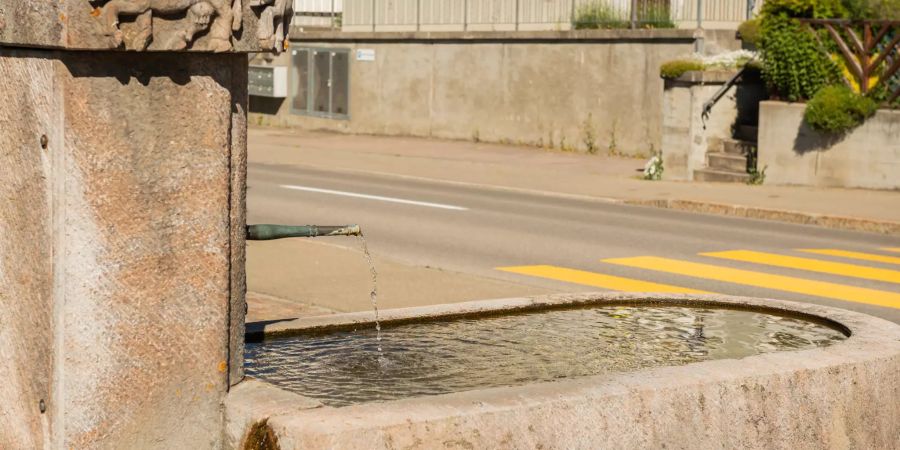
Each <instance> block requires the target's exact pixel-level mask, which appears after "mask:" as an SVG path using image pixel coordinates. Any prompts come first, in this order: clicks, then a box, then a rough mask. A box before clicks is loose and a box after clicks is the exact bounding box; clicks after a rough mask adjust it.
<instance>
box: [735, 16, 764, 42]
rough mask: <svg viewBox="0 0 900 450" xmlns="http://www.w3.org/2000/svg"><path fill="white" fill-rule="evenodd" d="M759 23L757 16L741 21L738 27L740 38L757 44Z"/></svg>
mask: <svg viewBox="0 0 900 450" xmlns="http://www.w3.org/2000/svg"><path fill="white" fill-rule="evenodd" d="M759 25H760V20H759V18H756V19H750V20H748V21H746V22H744V23H742V24H741V25H740V26H739V27H738V34H740V36H741V40H742V41H744V42H746V43H748V44H751V45H754V46H756V45H759Z"/></svg>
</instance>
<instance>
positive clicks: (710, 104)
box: [700, 58, 756, 128]
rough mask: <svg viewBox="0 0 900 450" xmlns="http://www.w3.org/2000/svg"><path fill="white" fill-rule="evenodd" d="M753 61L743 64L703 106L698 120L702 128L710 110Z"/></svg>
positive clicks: (704, 126)
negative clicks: (701, 123) (701, 122)
mask: <svg viewBox="0 0 900 450" xmlns="http://www.w3.org/2000/svg"><path fill="white" fill-rule="evenodd" d="M755 60H756V58H753V59H751V60H750V61H747V64H745V65H744V67H742V68H741V70H739V71H738V72H737V73H735V74H734V75H732V76H731V78H729V79H728V81H726V82H725V84H723V85H722V87H720V88H719V90H717V91H716V93H715V94H713V96H712V97H711V98H710V99H709V100H707V101H706V103H704V104H703V111H702V112H701V113H700V119H701V120H702V121H703V128H706V121H707V120H709V115H710V113H712V109H713V107H714V106H716V103H719V100H722V97H724V96H725V94H726V93H728V91H729V90H731V88H732V87H734V85H736V84H737V82H738V80H740V79H741V78H742V77H743V76H744V74H745V73H746V72H747V70H748V69H749V65H750V63H751V62H753V61H755Z"/></svg>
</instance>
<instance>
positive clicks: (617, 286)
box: [497, 266, 709, 294]
mask: <svg viewBox="0 0 900 450" xmlns="http://www.w3.org/2000/svg"><path fill="white" fill-rule="evenodd" d="M497 270H502V271H504V272H511V273H517V274H520V275H531V276H534V277H540V278H547V279H551V280H557V281H565V282H567V283H575V284H583V285H585V286H593V287H598V288H603V289H610V290H613V291H632V292H660V293H679V294H708V293H709V292H706V291H700V290H696V289H690V288H685V287H680V286H671V285H668V284H660V283H653V282H650V281H642V280H634V279H631V278H623V277H617V276H613V275H605V274H601V273H594V272H587V271H583V270H575V269H567V268H565V267H556V266H518V267H497Z"/></svg>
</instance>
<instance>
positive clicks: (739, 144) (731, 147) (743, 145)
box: [722, 139, 756, 155]
mask: <svg viewBox="0 0 900 450" xmlns="http://www.w3.org/2000/svg"><path fill="white" fill-rule="evenodd" d="M754 148H756V143H755V142H749V141H741V140H737V139H726V140H724V141H722V150H724V151H725V153H730V154H732V155H747V154H748V153H750V152H751V151H752V150H753V149H754Z"/></svg>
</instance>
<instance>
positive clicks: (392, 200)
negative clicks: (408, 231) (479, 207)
mask: <svg viewBox="0 0 900 450" xmlns="http://www.w3.org/2000/svg"><path fill="white" fill-rule="evenodd" d="M281 187H282V188H284V189H290V190H294V191H306V192H316V193H319V194H329V195H341V196H344V197H354V198H364V199H366V200H377V201H380V202H390V203H402V204H404V205H415V206H427V207H429V208H439V209H449V210H453V211H468V210H469V208H463V207H462V206H453V205H444V204H441V203H430V202H417V201H415V200H405V199H402V198H393V197H382V196H380V195H368V194H357V193H355V192H344V191H333V190H331V189H320V188H314V187H309V186H296V185H292V184H282V185H281Z"/></svg>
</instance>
